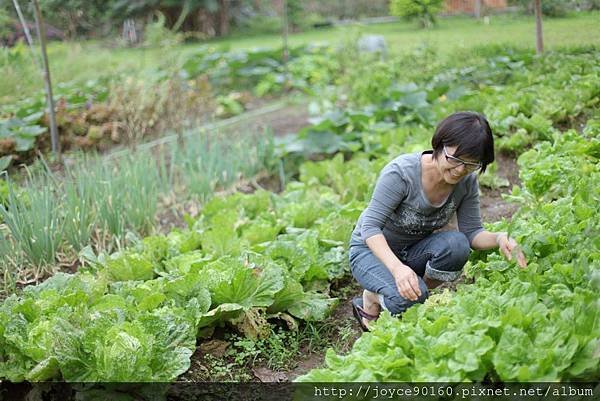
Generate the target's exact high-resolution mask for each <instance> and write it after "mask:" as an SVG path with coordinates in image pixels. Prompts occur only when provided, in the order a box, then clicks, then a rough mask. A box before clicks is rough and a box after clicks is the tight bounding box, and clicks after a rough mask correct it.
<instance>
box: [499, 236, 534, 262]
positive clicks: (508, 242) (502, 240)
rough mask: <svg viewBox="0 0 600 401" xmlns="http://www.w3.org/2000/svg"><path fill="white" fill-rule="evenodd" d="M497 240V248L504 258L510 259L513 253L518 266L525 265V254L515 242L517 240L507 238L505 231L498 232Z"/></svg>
mask: <svg viewBox="0 0 600 401" xmlns="http://www.w3.org/2000/svg"><path fill="white" fill-rule="evenodd" d="M497 242H498V248H499V249H500V251H501V252H502V253H503V254H504V256H506V259H508V260H512V258H513V254H515V256H516V257H517V264H518V265H519V267H521V268H525V267H527V259H525V255H524V254H523V251H521V247H520V246H519V244H517V241H515V240H514V239H512V238H509V237H508V235H507V234H506V233H499V234H498V241H497Z"/></svg>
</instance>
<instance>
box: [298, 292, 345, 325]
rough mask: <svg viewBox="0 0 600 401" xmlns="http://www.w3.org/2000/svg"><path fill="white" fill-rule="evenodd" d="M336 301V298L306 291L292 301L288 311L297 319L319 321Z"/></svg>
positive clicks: (326, 314)
mask: <svg viewBox="0 0 600 401" xmlns="http://www.w3.org/2000/svg"><path fill="white" fill-rule="evenodd" d="M337 303H338V299H337V298H329V297H327V295H325V294H321V293H318V292H307V293H305V294H304V296H303V297H302V298H300V299H298V300H297V301H296V302H294V303H293V304H292V305H291V306H290V307H289V308H288V311H289V312H290V314H291V315H293V316H295V317H297V318H299V319H304V320H313V321H320V320H323V319H325V318H326V317H327V316H328V315H329V313H330V312H331V310H332V309H333V308H334V307H335V306H336V305H337Z"/></svg>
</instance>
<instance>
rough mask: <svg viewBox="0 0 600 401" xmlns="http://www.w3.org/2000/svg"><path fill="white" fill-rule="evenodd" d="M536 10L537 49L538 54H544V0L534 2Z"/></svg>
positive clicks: (534, 0)
mask: <svg viewBox="0 0 600 401" xmlns="http://www.w3.org/2000/svg"><path fill="white" fill-rule="evenodd" d="M533 6H534V7H533V8H534V10H535V39H536V40H535V48H536V51H537V54H542V53H543V52H544V37H543V32H542V0H533Z"/></svg>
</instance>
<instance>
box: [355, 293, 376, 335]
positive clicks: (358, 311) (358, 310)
mask: <svg viewBox="0 0 600 401" xmlns="http://www.w3.org/2000/svg"><path fill="white" fill-rule="evenodd" d="M363 306H364V305H363V299H362V297H356V298H354V299H352V313H353V314H354V317H355V318H356V320H358V324H360V328H361V329H362V331H369V328H368V327H367V326H365V324H364V323H363V321H362V320H363V318H365V319H367V320H368V321H372V320H375V319H377V318H378V317H379V316H374V315H371V314H369V313H367V312H365V311H364V309H363Z"/></svg>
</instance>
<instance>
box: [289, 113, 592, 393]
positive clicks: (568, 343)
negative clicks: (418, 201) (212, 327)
mask: <svg viewBox="0 0 600 401" xmlns="http://www.w3.org/2000/svg"><path fill="white" fill-rule="evenodd" d="M599 158H600V124H599V121H598V120H595V121H589V122H588V125H587V126H586V128H585V129H584V132H583V135H580V134H578V133H577V132H575V131H573V130H570V131H568V132H565V133H563V134H555V135H554V136H553V138H552V141H551V142H543V143H540V144H539V145H536V146H535V149H532V150H529V151H527V152H525V153H524V154H523V155H521V157H520V158H519V166H520V168H521V174H520V177H521V180H522V182H523V188H522V189H520V188H516V187H515V188H514V189H513V194H512V196H511V198H512V199H513V200H515V201H517V202H519V203H520V205H521V207H520V210H519V212H518V215H517V216H515V217H514V218H513V220H512V222H511V223H510V224H509V223H507V222H501V223H497V224H494V225H493V226H494V227H493V228H494V229H498V230H507V231H509V233H510V235H511V236H514V237H515V238H516V239H517V240H518V241H519V242H520V243H521V244H522V246H523V250H524V252H525V253H526V254H527V255H528V257H529V266H528V267H527V268H526V269H523V270H521V269H519V268H518V267H517V266H516V263H515V262H507V261H506V260H504V259H503V258H502V257H500V256H499V255H498V254H497V253H496V252H492V253H486V254H479V255H477V256H475V257H473V258H472V259H471V261H470V263H469V264H468V266H467V268H466V270H467V274H468V276H469V277H473V278H474V279H475V283H474V284H469V285H462V286H460V287H459V289H458V291H457V292H455V293H451V292H449V291H447V290H446V291H445V292H443V293H440V294H436V295H433V296H431V297H430V298H429V299H428V300H427V301H426V303H425V304H423V305H417V306H415V307H412V308H410V309H409V310H408V311H407V312H405V313H404V314H403V315H402V316H401V318H399V319H398V318H393V317H391V316H390V314H389V313H388V312H384V313H383V314H382V316H381V317H380V319H379V320H378V321H377V323H376V324H375V325H374V326H373V329H372V331H371V332H370V333H368V334H365V335H363V336H362V337H361V338H360V339H359V340H358V341H357V342H356V344H355V346H354V348H353V349H352V351H351V352H350V353H349V354H348V355H344V356H342V355H335V353H334V352H332V351H329V352H328V354H327V358H326V363H327V368H324V369H316V370H313V371H311V372H309V373H308V374H307V375H305V376H303V377H301V378H300V381H318V382H325V381H343V382H348V381H409V382H415V381H445V382H460V381H465V380H468V381H482V380H491V381H504V382H507V381H538V382H539V381H556V380H590V379H594V378H597V377H598V374H599V373H600V372H599V366H600V364H599V358H600V356H599V355H598V352H597V350H598V341H599V340H600V326H599V325H598V313H599V310H600V309H599V306H600V305H599V301H598V297H597V294H598V291H599V290H600V270H599V269H598V268H599V265H598V257H599V256H600V253H599V252H600V243H599V242H598V238H600V236H599V234H600V224H599V222H598V219H597V218H596V217H595V214H596V211H597V210H598V208H599V207H600V198H599V196H598V191H597V188H598V183H599V182H600V169H599V168H598V166H599V164H598V159H599Z"/></svg>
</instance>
